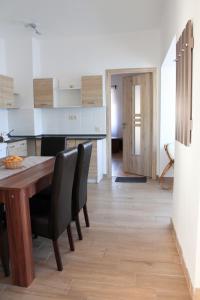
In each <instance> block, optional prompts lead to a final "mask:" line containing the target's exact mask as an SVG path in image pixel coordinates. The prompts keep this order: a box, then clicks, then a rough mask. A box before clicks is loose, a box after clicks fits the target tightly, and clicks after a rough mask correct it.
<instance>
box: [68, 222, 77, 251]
mask: <svg viewBox="0 0 200 300" xmlns="http://www.w3.org/2000/svg"><path fill="white" fill-rule="evenodd" d="M67 235H68V240H69V245H70V250H71V251H74V250H75V248H74V241H73V237H72V231H71V225H70V224H69V225H68V226H67Z"/></svg>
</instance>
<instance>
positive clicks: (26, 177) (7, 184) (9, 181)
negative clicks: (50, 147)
mask: <svg viewBox="0 0 200 300" xmlns="http://www.w3.org/2000/svg"><path fill="white" fill-rule="evenodd" d="M54 162H55V158H54V157H51V158H49V159H47V160H46V161H44V162H41V163H39V164H37V165H36V166H33V167H30V168H28V169H26V170H22V171H20V172H19V173H17V174H14V175H12V176H9V177H7V178H5V179H2V180H0V190H1V191H2V190H13V189H24V188H27V187H28V186H30V185H32V184H34V183H36V182H37V181H39V180H40V179H41V178H44V177H45V176H48V175H49V174H51V173H53V168H54Z"/></svg>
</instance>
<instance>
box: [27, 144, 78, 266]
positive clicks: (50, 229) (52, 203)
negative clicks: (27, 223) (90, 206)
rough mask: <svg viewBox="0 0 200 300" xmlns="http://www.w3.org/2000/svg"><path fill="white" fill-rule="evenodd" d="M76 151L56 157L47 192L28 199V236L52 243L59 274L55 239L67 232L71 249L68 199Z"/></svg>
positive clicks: (66, 152) (59, 258)
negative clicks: (48, 191) (46, 239)
mask: <svg viewBox="0 0 200 300" xmlns="http://www.w3.org/2000/svg"><path fill="white" fill-rule="evenodd" d="M76 160H77V149H72V150H69V151H63V152H60V153H59V154H57V156H56V161H55V167H54V174H53V180H52V185H51V192H50V194H49V196H47V194H46V195H42V194H41V193H39V194H37V195H35V196H34V197H32V198H31V199H30V213H31V225H32V233H33V234H35V235H37V236H42V237H45V238H48V239H51V240H52V241H53V247H54V252H55V258H56V262H57V267H58V270H59V271H62V269H63V266H62V261H61V257H60V252H59V247H58V238H59V236H60V235H61V234H62V233H63V232H64V231H65V230H66V229H67V233H68V238H69V243H70V248H71V250H72V251H73V250H74V243H73V238H72V234H71V227H70V223H71V221H72V214H71V205H72V203H71V199H72V187H73V180H74V172H75V167H76Z"/></svg>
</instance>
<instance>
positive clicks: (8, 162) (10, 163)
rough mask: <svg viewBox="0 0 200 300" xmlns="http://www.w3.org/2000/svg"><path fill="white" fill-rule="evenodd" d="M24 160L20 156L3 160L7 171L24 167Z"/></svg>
mask: <svg viewBox="0 0 200 300" xmlns="http://www.w3.org/2000/svg"><path fill="white" fill-rule="evenodd" d="M22 162H23V158H22V157H20V156H16V155H12V156H8V157H6V158H5V159H4V160H3V164H4V166H5V168H6V169H18V168H21V167H22Z"/></svg>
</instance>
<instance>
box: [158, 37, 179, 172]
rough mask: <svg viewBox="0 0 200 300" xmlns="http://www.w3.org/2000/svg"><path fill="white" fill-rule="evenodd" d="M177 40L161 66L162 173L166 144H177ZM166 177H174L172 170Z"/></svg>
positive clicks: (165, 163)
mask: <svg viewBox="0 0 200 300" xmlns="http://www.w3.org/2000/svg"><path fill="white" fill-rule="evenodd" d="M175 59H176V38H174V39H173V41H172V43H171V45H170V48H169V50H168V53H167V55H166V57H165V59H164V62H163V64H162V66H161V101H160V172H159V175H161V173H162V171H163V170H164V168H165V166H166V165H167V163H168V162H169V159H168V157H167V154H166V152H165V150H164V145H165V144H170V143H172V144H174V143H175V104H176V63H175ZM165 176H167V177H171V176H173V169H171V170H170V171H169V172H168V173H167V174H166V175H165Z"/></svg>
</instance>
